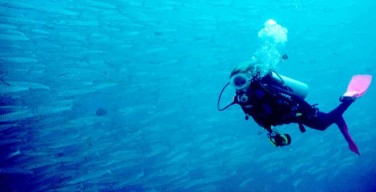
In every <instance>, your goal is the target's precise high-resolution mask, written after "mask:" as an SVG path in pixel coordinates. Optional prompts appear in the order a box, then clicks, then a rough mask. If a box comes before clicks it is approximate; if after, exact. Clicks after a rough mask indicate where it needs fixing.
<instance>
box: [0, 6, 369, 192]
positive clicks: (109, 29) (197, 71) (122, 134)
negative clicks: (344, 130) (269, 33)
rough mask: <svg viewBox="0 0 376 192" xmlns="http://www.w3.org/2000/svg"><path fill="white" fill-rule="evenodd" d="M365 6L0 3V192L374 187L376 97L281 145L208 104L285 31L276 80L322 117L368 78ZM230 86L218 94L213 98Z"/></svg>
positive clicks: (236, 113)
mask: <svg viewBox="0 0 376 192" xmlns="http://www.w3.org/2000/svg"><path fill="white" fill-rule="evenodd" d="M375 8H376V2H375V1H371V0H368V1H355V0H342V1H339V0H334V1H323V0H318V1H312V0H310V1H307V0H306V1H303V0H278V1H276V0H274V1H272V0H264V1H262V0H259V1H230V0H228V1H225V0H206V1H201V0H188V1H177V0H167V1H152V0H151V1H143V0H129V1H125V0H107V1H104V0H77V1H73V0H66V1H57V0H51V1H41V0H18V1H10V0H9V1H7V0H0V10H1V11H0V69H1V72H0V80H1V82H0V96H1V100H0V102H1V103H0V104H1V106H0V123H1V125H0V138H1V140H0V191H4V192H5V191H20V192H21V191H103V192H110V191H126V192H128V191H129V192H130V191H133V192H144V191H147V192H149V191H150V192H156V191H161V192H162V191H163V192H166V191H170V192H188V191H189V192H191V191H200V192H201V191H203V192H210V191H222V192H230V191H239V192H245V191H247V192H253V191H254V192H260V191H268V192H274V191H294V192H299V191H306V192H309V191H315V192H336V191H343V192H355V191H359V192H360V191H362V192H371V191H376V184H375V178H376V165H375V162H376V155H375V154H376V153H375V152H376V149H375V148H374V147H375V144H374V141H373V139H374V138H376V131H375V129H374V127H375V112H374V109H375V107H376V106H375V101H374V99H373V98H374V97H375V95H376V88H375V86H374V84H372V85H371V87H370V89H369V90H368V92H367V93H366V94H365V95H364V96H363V97H362V98H361V99H359V100H358V101H356V102H355V103H354V104H353V105H352V106H351V107H350V108H349V109H348V110H347V111H346V113H345V115H344V117H345V119H346V120H347V122H348V125H349V131H350V133H351V135H352V137H353V139H354V140H355V142H356V143H357V144H358V147H359V149H360V153H361V155H360V156H358V155H356V154H354V153H352V152H351V151H350V150H349V149H348V146H347V143H346V141H345V140H344V138H343V136H342V135H341V133H340V131H339V130H338V128H337V127H336V126H331V127H329V128H328V129H327V130H326V131H324V132H322V131H317V130H312V129H309V128H307V132H306V133H301V132H300V131H299V129H298V126H297V125H295V124H291V125H285V126H282V127H278V130H280V131H282V132H285V133H289V134H290V135H291V136H292V144H291V145H290V146H287V147H283V148H276V147H274V146H273V145H271V144H270V143H269V141H268V139H267V137H266V132H265V131H264V130H263V129H262V128H261V127H259V126H258V125H256V124H255V123H254V122H253V121H252V120H248V121H245V120H244V113H243V112H242V111H241V109H240V107H238V106H233V107H231V108H229V109H228V110H226V111H224V112H218V111H217V106H216V104H217V99H218V94H219V92H220V90H221V89H222V87H223V85H224V84H225V83H227V82H228V78H229V75H230V72H231V70H232V69H233V68H234V67H235V66H236V65H237V64H238V63H240V62H243V61H247V60H249V59H250V58H251V57H252V56H253V55H254V53H255V52H256V51H257V50H258V49H259V48H260V46H262V43H263V42H262V40H260V38H259V37H258V32H259V31H260V29H262V28H263V27H264V23H265V21H267V20H268V19H274V20H275V21H277V22H278V24H280V25H282V26H283V27H285V28H286V29H287V30H288V33H287V42H285V45H284V46H283V47H279V51H280V53H281V54H287V55H288V56H289V59H288V60H287V61H285V62H283V63H279V64H278V65H277V66H276V71H278V72H280V73H281V74H283V75H286V76H289V77H292V78H295V79H298V80H300V81H302V82H305V83H307V84H308V85H309V87H310V90H309V94H308V97H307V100H308V101H309V102H310V103H312V104H315V103H318V104H319V105H318V106H319V107H320V110H322V111H329V110H331V109H332V108H334V107H335V106H337V105H338V103H339V101H338V98H339V96H340V95H341V94H343V93H344V91H345V90H346V87H347V84H348V82H349V80H350V79H351V77H352V75H354V74H370V75H373V76H375V73H376V72H375V70H374V69H375V66H374V65H375V62H376V54H375V53H374V51H375V50H376V43H375V42H376V36H375V34H376V27H375V25H374V23H375V19H376V15H375V14H374V13H373V12H374V9H375ZM233 94H234V91H233V90H230V89H227V90H226V91H225V93H224V95H223V98H222V102H223V105H224V104H226V102H230V101H231V97H232V96H233Z"/></svg>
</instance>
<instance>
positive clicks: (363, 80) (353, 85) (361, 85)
mask: <svg viewBox="0 0 376 192" xmlns="http://www.w3.org/2000/svg"><path fill="white" fill-rule="evenodd" d="M371 81H372V76H371V75H354V76H353V77H352V79H351V81H350V83H349V85H348V86H347V91H346V93H345V94H343V97H351V98H352V99H357V98H359V97H361V96H362V95H364V93H365V92H366V91H367V89H368V87H369V85H370V84H371ZM336 124H337V125H338V127H339V129H340V130H341V133H342V135H343V137H345V139H346V141H347V143H348V144H349V148H350V150H351V151H352V152H354V153H356V154H358V155H360V152H359V149H358V147H357V146H356V144H355V142H354V141H353V140H352V138H351V136H350V134H349V131H348V127H347V124H346V122H345V120H344V119H343V117H341V118H340V119H339V120H338V121H337V122H336Z"/></svg>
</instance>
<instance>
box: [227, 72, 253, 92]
mask: <svg viewBox="0 0 376 192" xmlns="http://www.w3.org/2000/svg"><path fill="white" fill-rule="evenodd" d="M230 84H231V85H232V86H233V87H234V88H235V89H237V90H239V89H244V88H247V87H248V86H249V85H250V84H251V78H250V75H249V74H248V73H237V74H234V75H233V76H231V78H230Z"/></svg>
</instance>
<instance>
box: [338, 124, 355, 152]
mask: <svg viewBox="0 0 376 192" xmlns="http://www.w3.org/2000/svg"><path fill="white" fill-rule="evenodd" d="M336 124H337V125H338V127H339V130H341V133H342V135H343V137H345V139H346V141H347V144H349V148H350V150H351V151H352V152H354V153H356V154H358V155H360V152H359V149H358V147H357V146H356V144H355V142H354V141H353V140H352V138H351V136H350V134H349V130H348V128H347V124H346V122H345V120H344V119H343V117H341V118H340V119H339V120H338V121H337V122H336Z"/></svg>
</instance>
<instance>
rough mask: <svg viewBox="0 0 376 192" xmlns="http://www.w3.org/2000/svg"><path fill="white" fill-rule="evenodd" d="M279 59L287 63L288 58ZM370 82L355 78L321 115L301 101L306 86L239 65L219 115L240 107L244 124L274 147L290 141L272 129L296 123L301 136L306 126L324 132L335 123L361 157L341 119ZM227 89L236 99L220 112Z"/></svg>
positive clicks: (252, 65) (250, 64) (253, 66)
mask: <svg viewBox="0 0 376 192" xmlns="http://www.w3.org/2000/svg"><path fill="white" fill-rule="evenodd" d="M282 59H287V55H284V56H283V57H282ZM371 80H372V76H370V75H354V76H353V77H352V79H351V81H350V84H349V85H348V88H347V91H346V93H345V94H344V95H343V96H342V97H340V102H341V103H340V104H339V105H338V106H337V107H336V108H334V109H333V110H332V111H330V112H328V113H324V112H321V111H320V110H319V109H318V108H317V107H316V105H311V104H309V103H307V102H306V101H305V100H304V98H305V97H306V95H307V91H308V86H307V85H306V84H304V83H302V82H299V81H296V80H294V79H291V78H289V77H285V76H282V75H280V74H278V73H276V72H275V71H273V70H270V71H268V72H267V73H266V75H260V69H259V68H258V63H257V62H256V61H255V60H254V61H251V62H247V63H241V64H239V65H238V66H237V67H235V69H234V70H233V71H232V72H231V75H230V81H229V82H228V83H227V84H226V85H225V86H224V87H223V89H222V91H221V92H220V96H219V98H218V103H217V107H218V110H219V111H223V110H225V109H227V108H228V107H230V106H231V105H233V104H238V105H240V107H241V108H242V110H243V111H244V113H245V118H246V120H248V118H249V117H252V118H253V119H254V121H255V122H256V123H257V124H258V125H260V126H261V127H263V128H264V129H266V130H267V132H268V133H267V137H268V138H269V140H270V141H271V143H272V144H274V145H275V146H277V147H280V146H287V145H289V144H290V143H291V137H290V136H289V135H288V134H282V133H279V132H277V131H276V130H273V128H272V127H273V126H278V125H282V124H290V123H297V124H298V125H299V129H300V131H301V132H302V133H304V132H305V131H306V130H305V126H307V127H310V128H312V129H317V130H321V131H324V130H325V129H327V128H328V127H329V126H330V125H332V124H333V123H334V124H336V125H337V126H338V127H339V129H340V131H341V133H342V134H343V136H344V138H345V139H346V141H347V142H348V145H349V148H350V150H351V151H353V152H354V153H356V154H358V155H360V153H359V150H358V148H357V146H356V144H355V143H354V141H353V140H352V138H351V137H350V135H349V133H348V128H347V125H346V122H345V120H344V119H343V116H342V115H343V113H344V112H345V111H346V109H347V108H348V107H349V106H350V105H351V104H352V103H353V102H354V101H355V100H356V99H357V98H359V97H361V96H362V95H363V94H364V93H365V92H366V90H367V89H368V87H369V85H370V83H371ZM228 85H232V86H233V87H234V88H235V91H236V95H235V97H234V98H233V102H232V103H230V104H229V105H227V106H226V107H224V108H220V106H219V105H220V99H221V96H222V93H223V91H224V90H225V89H226V87H227V86H228Z"/></svg>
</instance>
